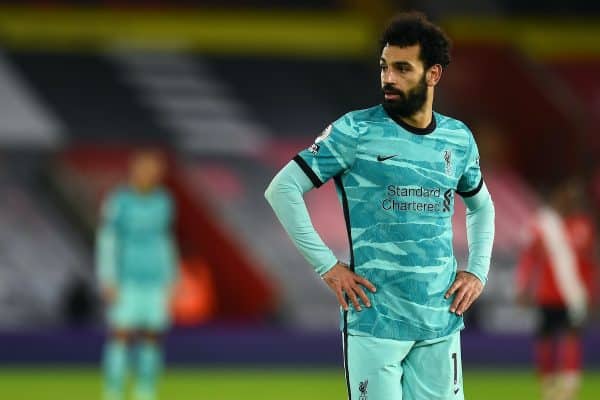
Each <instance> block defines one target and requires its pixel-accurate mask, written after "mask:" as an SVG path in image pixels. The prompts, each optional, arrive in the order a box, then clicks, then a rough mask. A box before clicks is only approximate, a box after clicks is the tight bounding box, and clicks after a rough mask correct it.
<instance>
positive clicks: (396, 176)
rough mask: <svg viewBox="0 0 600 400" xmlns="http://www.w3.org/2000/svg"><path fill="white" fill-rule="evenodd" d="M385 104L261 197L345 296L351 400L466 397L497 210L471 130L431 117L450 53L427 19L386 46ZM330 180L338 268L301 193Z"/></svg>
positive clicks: (390, 32)
mask: <svg viewBox="0 0 600 400" xmlns="http://www.w3.org/2000/svg"><path fill="white" fill-rule="evenodd" d="M380 54H381V58H380V67H381V85H382V90H383V101H382V104H381V105H377V106H375V107H372V108H369V109H366V110H360V111H353V112H350V113H348V114H346V115H344V116H342V117H341V118H340V119H338V120H337V121H335V122H334V123H333V124H331V125H329V126H328V127H327V128H326V129H325V130H324V131H323V133H322V134H321V136H319V137H318V138H317V140H316V141H315V143H314V144H313V145H312V146H311V147H310V148H308V149H307V150H304V151H302V152H300V154H298V155H297V156H296V157H295V158H294V160H293V161H291V162H290V163H289V164H287V165H286V166H285V167H284V168H283V169H282V170H281V171H280V172H279V173H278V174H277V175H276V176H275V178H274V179H273V181H272V182H271V184H270V185H269V187H268V188H267V191H266V193H265V196H266V198H267V200H268V201H269V203H270V204H271V206H272V207H273V209H274V211H275V213H276V215H277V217H278V218H279V220H280V221H281V223H282V224H283V226H284V228H285V229H286V231H287V232H288V234H289V235H290V237H291V239H292V241H293V242H294V243H295V245H296V246H297V247H298V249H299V250H300V252H301V253H302V254H303V255H304V256H305V257H306V259H307V260H308V261H309V262H310V264H312V265H313V267H314V268H315V270H316V271H317V273H319V274H320V275H321V276H322V278H323V280H324V281H325V282H326V283H327V285H329V287H330V288H331V289H332V291H333V292H334V293H335V294H336V296H337V298H338V301H339V303H340V305H341V307H342V330H343V338H344V355H345V367H346V379H347V384H348V396H349V398H350V399H351V400H399V399H408V400H437V399H440V400H441V399H463V398H464V394H463V388H462V369H461V354H460V336H459V335H460V333H459V332H460V330H461V329H462V328H463V318H462V316H463V313H464V312H465V311H467V310H468V309H469V307H470V306H471V304H472V303H473V302H474V301H475V300H476V299H477V298H478V297H479V295H480V294H481V291H482V289H483V286H484V285H485V282H486V279H487V273H488V269H489V264H490V255H491V249H492V242H493V236H494V207H493V204H492V201H491V198H490V195H489V193H488V190H487V188H486V185H485V183H484V182H483V178H482V175H481V171H480V168H479V155H478V151H477V146H476V144H475V141H474V138H473V135H472V134H471V132H470V131H469V129H468V128H467V126H466V125H465V124H464V123H462V122H461V121H458V120H456V119H453V118H449V117H446V116H444V115H441V114H438V113H436V112H433V109H432V104H433V95H434V88H435V86H436V85H437V83H438V82H439V80H440V78H441V76H442V71H443V69H444V68H445V67H446V66H447V65H448V64H449V62H450V58H449V41H448V39H447V37H446V36H445V34H444V33H443V32H442V31H441V30H440V29H439V28H438V27H437V26H435V25H433V24H432V23H431V22H429V21H428V20H427V19H426V18H425V17H424V16H423V15H422V14H418V13H408V14H402V15H400V16H399V17H398V18H397V19H395V20H393V21H392V22H391V24H390V25H389V26H388V27H387V29H386V30H385V32H384V34H383V36H382V40H381V53H380ZM332 178H333V179H334V181H335V184H336V187H337V192H338V196H339V198H340V201H341V203H342V206H343V210H344V216H345V219H346V225H347V229H348V236H349V241H350V250H351V251H350V255H351V256H350V258H351V259H350V263H349V265H346V264H344V263H342V262H339V261H338V260H337V259H336V257H335V256H334V254H333V253H332V252H331V250H330V249H329V248H328V247H327V246H326V245H325V244H324V243H323V241H322V240H321V239H320V237H319V235H318V234H317V232H316V231H315V229H314V227H313V226H312V224H311V221H310V217H309V215H308V212H307V209H306V205H305V203H304V200H303V194H304V193H305V192H307V191H309V190H311V189H313V188H314V187H319V186H321V185H322V184H323V183H324V182H326V181H327V180H329V179H332ZM455 193H457V194H459V195H460V196H461V197H462V199H463V201H464V202H465V204H466V206H467V215H466V218H467V237H468V243H469V260H468V265H467V267H466V270H465V271H460V272H457V262H456V259H455V258H454V254H453V249H452V225H451V218H452V215H453V213H454V201H455V196H454V194H455Z"/></svg>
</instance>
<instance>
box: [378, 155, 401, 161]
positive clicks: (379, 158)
mask: <svg viewBox="0 0 600 400" xmlns="http://www.w3.org/2000/svg"><path fill="white" fill-rule="evenodd" d="M397 155H398V154H392V155H391V156H377V161H385V160H389V159H390V158H394V157H396V156H397Z"/></svg>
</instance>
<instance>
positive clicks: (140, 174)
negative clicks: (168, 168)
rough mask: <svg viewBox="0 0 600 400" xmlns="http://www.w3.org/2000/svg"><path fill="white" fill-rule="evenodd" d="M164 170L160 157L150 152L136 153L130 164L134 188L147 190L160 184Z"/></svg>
mask: <svg viewBox="0 0 600 400" xmlns="http://www.w3.org/2000/svg"><path fill="white" fill-rule="evenodd" d="M164 170H165V165H164V161H163V159H162V157H161V156H160V155H158V154H154V153H151V152H148V153H142V154H139V155H137V156H136V157H135V158H134V160H133V162H132V164H131V180H132V184H133V186H134V187H136V189H138V190H140V191H142V192H147V191H151V190H152V189H154V188H155V187H156V186H157V185H159V184H160V182H161V180H162V178H163V174H164Z"/></svg>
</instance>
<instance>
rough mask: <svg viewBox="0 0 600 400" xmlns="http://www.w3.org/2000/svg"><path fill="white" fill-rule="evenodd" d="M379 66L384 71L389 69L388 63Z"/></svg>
mask: <svg viewBox="0 0 600 400" xmlns="http://www.w3.org/2000/svg"><path fill="white" fill-rule="evenodd" d="M379 68H381V70H382V71H385V70H386V69H387V65H383V64H382V65H380V66H379Z"/></svg>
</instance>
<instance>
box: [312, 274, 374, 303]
mask: <svg viewBox="0 0 600 400" xmlns="http://www.w3.org/2000/svg"><path fill="white" fill-rule="evenodd" d="M322 278H323V280H324V281H325V283H326V284H327V285H328V286H329V287H330V288H331V290H333V292H334V293H335V296H336V297H337V300H338V302H339V303H340V305H341V306H342V308H343V309H344V311H348V302H347V301H346V297H345V295H347V296H348V298H349V299H350V301H351V302H352V304H353V305H354V309H355V310H356V311H360V310H362V308H361V306H360V304H359V303H358V298H360V299H361V301H362V303H363V304H364V305H365V306H367V307H371V302H370V301H369V298H368V297H367V295H366V294H365V292H364V291H363V288H362V287H361V285H362V286H364V287H365V288H367V289H369V290H370V291H371V292H373V293H375V292H376V291H377V289H376V288H375V286H373V284H372V283H371V282H369V281H368V280H366V279H365V278H363V277H362V276H359V275H356V274H355V273H354V272H352V271H350V269H349V268H348V266H347V265H346V264H343V263H341V262H338V263H337V264H335V265H334V266H333V268H331V269H330V270H329V271H327V272H326V273H324V274H323V276H322Z"/></svg>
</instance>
